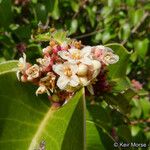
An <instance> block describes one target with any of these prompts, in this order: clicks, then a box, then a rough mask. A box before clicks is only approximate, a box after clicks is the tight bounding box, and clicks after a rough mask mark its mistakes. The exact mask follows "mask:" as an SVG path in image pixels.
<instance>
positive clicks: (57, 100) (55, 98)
mask: <svg viewBox="0 0 150 150" xmlns="http://www.w3.org/2000/svg"><path fill="white" fill-rule="evenodd" d="M51 100H52V101H53V102H59V97H58V95H56V94H53V95H52V96H51Z"/></svg>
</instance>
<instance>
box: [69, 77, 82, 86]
mask: <svg viewBox="0 0 150 150" xmlns="http://www.w3.org/2000/svg"><path fill="white" fill-rule="evenodd" d="M79 82H80V81H79V78H78V77H77V76H76V75H73V76H72V77H71V80H70V82H69V84H70V86H72V87H76V86H77V85H78V84H79Z"/></svg>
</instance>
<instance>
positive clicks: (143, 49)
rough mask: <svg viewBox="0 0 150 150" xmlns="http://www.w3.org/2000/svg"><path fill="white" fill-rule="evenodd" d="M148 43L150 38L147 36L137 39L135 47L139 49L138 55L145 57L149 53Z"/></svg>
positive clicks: (136, 49)
mask: <svg viewBox="0 0 150 150" xmlns="http://www.w3.org/2000/svg"><path fill="white" fill-rule="evenodd" d="M148 44H149V40H148V39H147V38H146V39H143V40H136V41H135V42H134V49H135V51H137V52H136V53H137V55H138V56H139V57H140V58H142V59H144V58H145V56H146V54H147V51H148Z"/></svg>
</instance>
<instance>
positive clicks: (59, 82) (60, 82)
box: [57, 76, 69, 90]
mask: <svg viewBox="0 0 150 150" xmlns="http://www.w3.org/2000/svg"><path fill="white" fill-rule="evenodd" d="M68 83H69V78H67V77H66V76H60V77H59V78H58V80H57V86H58V87H59V88H60V89H61V90H63V89H65V87H66V86H67V84H68Z"/></svg>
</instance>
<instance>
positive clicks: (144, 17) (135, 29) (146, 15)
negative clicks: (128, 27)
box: [131, 12, 149, 33]
mask: <svg viewBox="0 0 150 150" xmlns="http://www.w3.org/2000/svg"><path fill="white" fill-rule="evenodd" d="M148 16H149V13H148V12H146V13H145V14H144V15H143V17H142V19H141V21H140V22H139V23H138V24H137V25H136V26H135V27H134V28H133V29H132V31H131V33H135V32H136V31H137V29H138V28H139V27H140V26H141V24H142V23H143V22H144V21H145V19H146V18H147V17H148Z"/></svg>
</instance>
